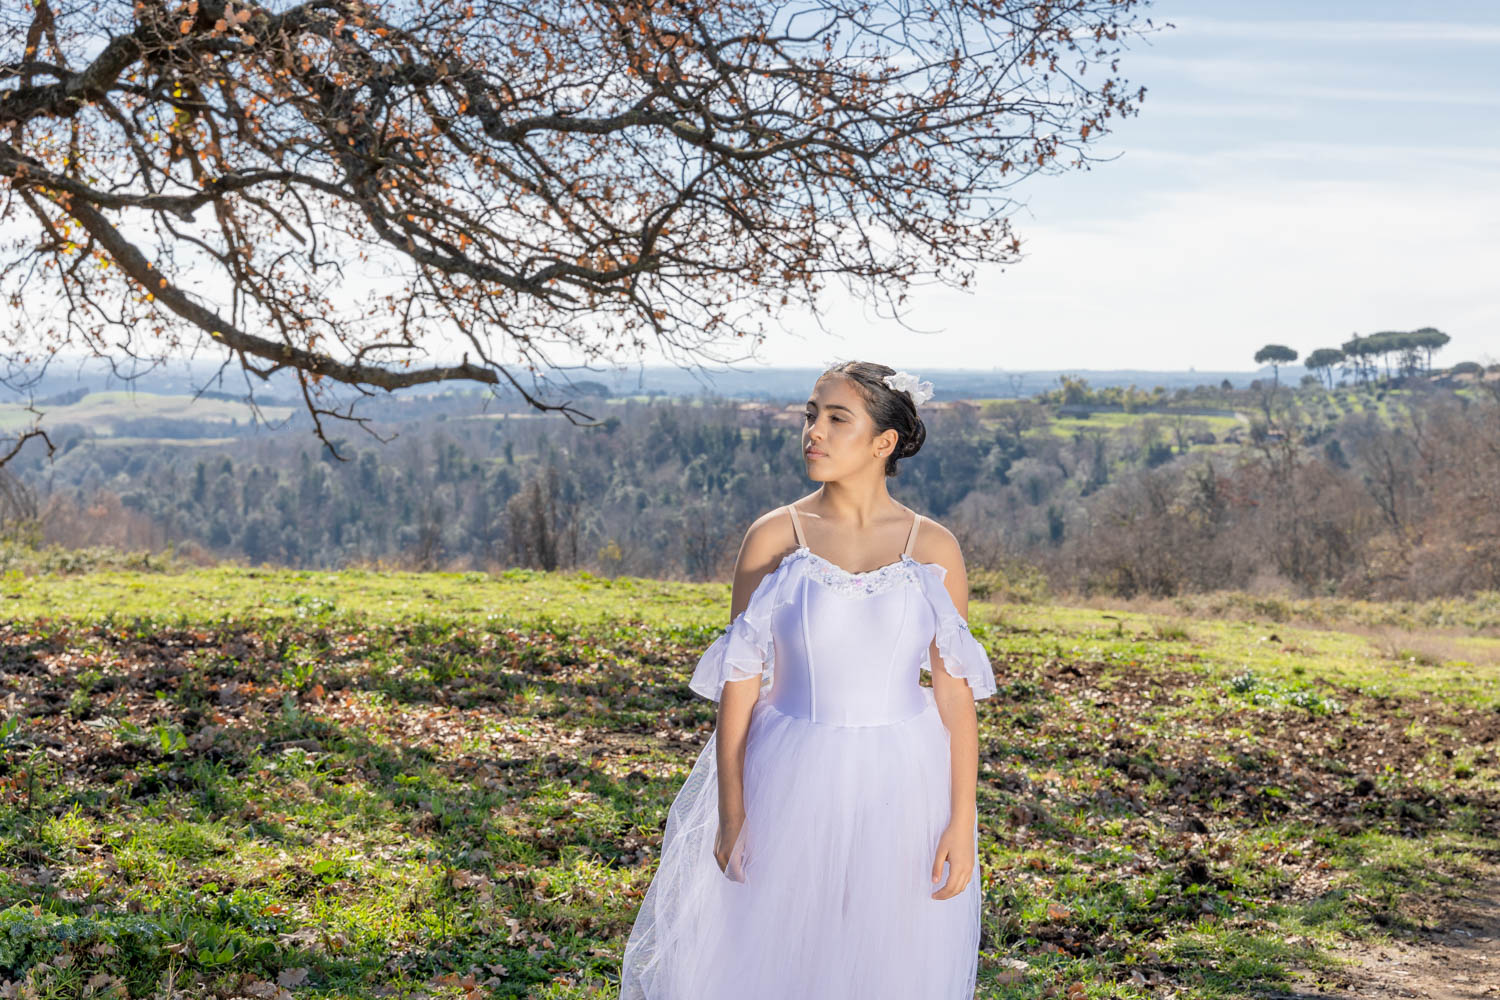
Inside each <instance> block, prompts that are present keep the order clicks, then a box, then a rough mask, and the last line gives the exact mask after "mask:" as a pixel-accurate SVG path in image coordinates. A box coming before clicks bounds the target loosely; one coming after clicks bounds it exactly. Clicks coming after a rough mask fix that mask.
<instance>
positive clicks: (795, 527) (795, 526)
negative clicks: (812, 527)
mask: <svg viewBox="0 0 1500 1000" xmlns="http://www.w3.org/2000/svg"><path fill="white" fill-rule="evenodd" d="M786 509H787V511H788V512H789V513H790V514H791V515H792V531H794V532H795V533H796V535H797V544H798V545H800V546H802V547H803V548H804V549H805V548H807V539H805V538H803V537H802V522H801V521H799V520H798V519H797V508H796V507H793V506H792V505H791V504H787V505H786Z"/></svg>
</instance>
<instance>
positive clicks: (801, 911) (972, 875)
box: [620, 362, 995, 1000]
mask: <svg viewBox="0 0 1500 1000" xmlns="http://www.w3.org/2000/svg"><path fill="white" fill-rule="evenodd" d="M930 390H931V383H928V382H918V380H917V379H916V378H914V377H913V376H911V375H908V374H907V373H905V372H896V371H895V370H894V369H891V368H888V367H886V366H884V365H877V364H870V363H867V362H846V363H843V364H840V365H836V366H834V367H833V368H830V369H828V371H826V372H824V373H823V374H822V375H820V376H819V377H818V379H817V382H816V383H815V385H814V387H813V393H812V397H811V398H810V399H808V401H807V413H806V419H805V421H804V428H803V431H802V452H803V456H804V459H805V461H806V463H807V474H808V476H809V477H810V478H812V479H814V480H817V481H821V482H822V486H821V487H820V488H819V489H818V490H817V491H816V492H814V493H813V494H811V495H810V496H807V497H804V498H802V499H801V500H798V501H796V502H795V503H792V504H790V505H788V506H786V507H781V508H778V509H776V510H774V511H771V512H770V513H768V514H766V515H764V516H762V517H761V518H760V519H759V520H757V521H756V522H755V523H754V524H752V525H751V526H750V529H749V531H748V532H746V534H745V539H744V542H743V544H742V545H741V546H740V553H739V560H738V564H737V566H736V568H735V575H734V591H733V598H732V615H731V621H730V624H729V627H728V628H727V629H726V630H725V632H724V634H723V635H722V636H720V637H719V638H718V640H716V641H715V642H714V644H713V645H712V646H710V647H709V649H708V651H707V652H706V653H704V654H703V657H702V659H701V660H700V661H699V662H698V665H697V668H696V670H695V671H694V673H693V677H692V680H691V682H690V687H691V688H692V690H693V691H695V692H697V693H698V694H701V695H703V696H704V697H706V698H710V699H713V700H715V701H718V703H719V711H718V725H717V726H716V728H715V731H714V733H713V735H712V736H710V737H709V740H708V742H707V744H706V745H705V746H704V748H703V750H702V752H701V753H700V755H699V757H698V760H697V763H696V764H695V765H694V766H693V769H692V772H691V773H690V774H689V775H688V777H687V780H686V781H685V782H684V783H683V786H682V788H681V790H680V791H679V792H678V794H677V797H676V798H675V799H674V801H673V803H672V806H671V809H670V810H669V811H668V815H667V824H666V831H665V834H664V838H663V841H662V851H661V861H660V864H659V866H658V868H657V872H656V875H655V877H654V878H653V880H652V882H651V885H650V887H649V888H648V889H647V891H646V895H645V898H644V900H643V901H642V904H641V909H640V913H639V914H638V915H637V917H636V921H635V926H634V927H633V929H632V930H631V933H630V938H629V940H628V942H627V943H626V946H625V955H624V962H623V965H622V968H621V975H620V997H621V1000H846V998H847V1000H970V998H971V997H972V996H973V994H974V985H975V974H976V971H977V964H978V955H979V919H980V910H979V901H980V880H979V867H978V860H977V852H978V834H979V825H978V816H977V813H976V809H975V784H976V780H977V768H978V733H977V727H976V721H975V713H974V705H973V702H974V699H976V698H983V697H986V696H988V695H990V694H993V693H994V691H995V678H994V672H993V670H992V669H991V666H990V662H989V659H988V657H987V656H986V655H985V653H984V650H983V649H982V648H981V647H980V645H979V643H978V642H976V641H975V639H974V638H973V636H971V635H970V634H969V632H968V623H967V621H966V616H967V611H968V584H967V582H966V578H965V571H964V562H963V555H962V554H961V553H960V551H959V546H958V543H957V541H956V540H955V539H954V537H953V535H952V534H951V533H950V532H949V531H948V530H947V529H946V528H944V527H942V526H941V525H939V524H938V523H937V522H935V521H932V520H930V519H928V518H924V517H922V516H921V515H919V514H916V513H914V512H913V511H911V510H910V509H908V508H906V507H904V506H902V505H901V504H899V503H897V502H896V501H895V500H894V499H892V497H891V495H890V494H889V493H888V492H887V491H886V479H887V477H889V476H893V475H895V474H896V463H897V462H898V461H899V460H900V459H904V458H909V457H910V456H912V455H914V454H916V452H917V449H918V448H920V447H921V446H922V441H923V438H924V437H925V435H926V430H925V429H924V427H923V425H922V421H921V418H920V417H919V416H918V415H917V407H918V406H919V405H920V404H921V403H923V402H925V401H926V400H927V399H928V398H929V397H930V396H931V391H930ZM897 553H899V555H897ZM928 666H930V668H931V671H932V686H931V687H930V688H928V687H925V686H923V685H922V684H921V683H920V676H921V673H920V672H921V670H922V668H923V667H928Z"/></svg>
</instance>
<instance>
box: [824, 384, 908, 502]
mask: <svg viewBox="0 0 1500 1000" xmlns="http://www.w3.org/2000/svg"><path fill="white" fill-rule="evenodd" d="M894 374H896V369H894V368H891V367H888V366H886V365H877V364H875V363H874V362H873V361H843V362H840V363H839V364H836V365H834V366H833V367H832V368H829V369H828V370H827V371H825V372H824V373H823V374H822V375H819V376H818V381H820V382H821V381H822V380H823V379H825V378H827V377H828V376H830V375H842V376H843V377H844V378H846V379H848V380H849V381H850V382H851V383H853V385H854V388H855V389H856V390H858V392H859V394H860V396H861V397H863V398H864V401H865V409H866V410H867V411H868V412H869V414H870V419H872V420H874V421H875V433H876V434H879V433H881V432H882V431H888V430H894V431H895V432H896V447H895V448H894V449H892V450H891V453H890V454H889V455H887V456H886V457H885V474H886V475H887V476H894V475H895V474H896V462H897V461H898V460H900V459H903V458H910V457H911V456H913V455H915V454H916V453H917V452H918V451H920V450H921V449H922V442H923V441H925V440H927V428H926V427H925V426H923V424H922V418H921V417H919V416H917V404H915V403H913V402H912V399H911V393H909V392H906V391H904V390H903V391H900V392H898V391H896V390H895V389H892V388H891V387H890V386H888V385H886V384H885V377H886V376H887V375H894Z"/></svg>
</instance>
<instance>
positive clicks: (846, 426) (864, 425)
mask: <svg viewBox="0 0 1500 1000" xmlns="http://www.w3.org/2000/svg"><path fill="white" fill-rule="evenodd" d="M896 437H897V435H896V432H895V431H894V430H885V431H881V432H880V433H879V434H876V433H875V421H874V420H872V419H871V417H870V413H869V411H868V410H866V409H865V401H864V397H862V396H861V395H860V394H859V392H858V391H857V390H856V389H855V388H854V386H853V384H852V383H851V382H850V381H849V380H848V379H846V378H844V377H843V376H840V375H830V376H828V377H826V378H823V379H819V380H818V383H817V384H816V385H814V386H813V391H812V395H811V396H810V397H809V398H808V400H807V409H806V411H805V413H804V415H803V420H802V459H803V461H804V462H805V463H806V464H807V477H808V478H809V479H812V480H814V481H818V482H831V481H833V480H837V479H843V478H844V477H846V476H850V475H856V474H868V472H869V470H870V469H871V468H872V467H873V468H875V469H876V470H878V471H880V472H881V473H882V474H883V473H884V468H885V456H887V455H889V454H890V453H891V449H892V448H894V447H895V446H896Z"/></svg>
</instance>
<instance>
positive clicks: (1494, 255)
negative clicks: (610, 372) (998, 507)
mask: <svg viewBox="0 0 1500 1000" xmlns="http://www.w3.org/2000/svg"><path fill="white" fill-rule="evenodd" d="M1145 16H1148V17H1151V18H1152V20H1153V21H1155V22H1156V23H1157V24H1158V25H1160V24H1162V23H1163V22H1170V23H1171V24H1172V25H1174V27H1172V28H1169V29H1166V30H1163V31H1160V32H1156V33H1153V34H1151V35H1149V37H1148V38H1147V39H1139V38H1132V39H1131V40H1130V41H1129V43H1128V45H1129V49H1128V51H1126V52H1125V53H1123V55H1122V58H1121V63H1120V73H1121V74H1122V75H1123V76H1124V77H1125V78H1126V79H1127V80H1128V81H1129V82H1130V84H1131V87H1130V88H1129V89H1132V90H1133V89H1134V88H1135V87H1136V86H1140V85H1144V86H1145V87H1146V88H1147V92H1146V97H1145V99H1144V101H1142V102H1141V111H1140V114H1139V115H1138V116H1137V115H1133V116H1131V117H1130V118H1128V119H1125V120H1124V121H1119V120H1118V119H1111V120H1110V121H1111V122H1112V123H1113V125H1112V132H1111V134H1109V135H1108V136H1106V137H1105V139H1104V140H1103V141H1102V142H1100V143H1098V144H1097V145H1095V146H1093V147H1092V148H1091V153H1090V155H1091V156H1093V157H1095V158H1104V157H1114V156H1116V155H1117V154H1118V158H1116V159H1113V160H1111V162H1107V163H1097V164H1094V165H1093V166H1092V168H1091V169H1089V170H1087V171H1082V170H1075V171H1070V172H1069V173H1068V174H1066V175H1060V176H1038V177H1033V178H1031V179H1030V180H1029V181H1028V182H1027V184H1025V185H1023V186H1020V187H1018V188H1017V189H1016V196H1017V198H1018V200H1020V201H1023V202H1024V203H1025V204H1024V206H1023V207H1020V208H1018V210H1017V211H1016V212H1015V214H1014V215H1013V216H1012V224H1013V226H1014V228H1015V231H1016V232H1017V233H1018V235H1019V236H1020V237H1021V240H1022V254H1023V259H1022V260H1021V261H1019V262H1018V263H1015V264H1012V265H1009V266H1007V267H1005V268H1003V269H1002V268H999V267H995V268H992V269H989V270H982V271H981V272H980V273H979V275H978V280H977V282H976V286H977V287H976V288H975V290H973V291H972V292H958V291H950V290H946V289H922V290H918V291H917V292H915V293H914V294H913V296H912V302H913V307H912V310H911V312H910V313H909V314H908V315H907V317H906V320H907V325H908V326H914V327H916V328H918V330H919V331H921V332H913V331H912V330H911V329H908V328H907V327H905V326H902V325H901V324H898V323H896V322H893V321H891V320H888V319H883V318H881V317H880V316H878V315H876V314H875V313H874V312H873V311H872V310H871V309H870V308H869V307H868V306H867V305H866V304H865V303H864V302H861V301H858V300H854V299H851V298H848V297H845V296H840V297H837V298H830V299H829V300H828V301H827V303H826V321H825V325H826V326H827V327H828V328H829V329H830V331H831V335H830V334H829V333H824V332H821V331H820V330H819V329H818V326H817V324H816V323H815V322H813V320H812V319H811V317H809V316H806V315H800V314H794V315H787V316H784V317H783V322H784V324H785V325H786V326H787V327H788V330H787V331H786V332H780V331H773V332H772V333H770V334H769V335H768V337H767V340H766V342H765V343H764V344H763V345H762V346H761V348H760V350H759V354H758V359H757V360H758V361H759V362H760V363H763V364H766V365H772V366H796V367H807V366H814V365H821V364H825V363H830V362H833V361H836V360H844V359H848V358H860V359H864V360H875V361H882V362H884V363H886V364H890V365H894V366H896V367H900V368H907V369H909V370H911V371H914V372H917V373H918V374H920V371H921V367H922V366H928V367H931V368H950V367H970V368H998V369H1001V370H1009V371H1016V370H1026V369H1059V368H1077V369H1080V370H1081V369H1119V368H1134V369H1177V370H1180V369H1187V368H1198V369H1203V370H1230V371H1234V370H1245V371H1248V370H1251V369H1254V368H1256V367H1258V366H1256V365H1255V364H1254V363H1253V361H1252V357H1253V355H1254V353H1255V351H1256V350H1257V349H1258V348H1260V347H1261V346H1262V345H1264V344H1266V343H1282V344H1286V345H1288V346H1290V347H1292V348H1293V349H1295V350H1297V351H1299V352H1300V353H1301V354H1302V355H1303V356H1306V354H1307V353H1308V352H1310V351H1312V350H1314V349H1316V348H1319V347H1328V346H1335V347H1336V346H1338V344H1340V343H1342V342H1343V341H1345V340H1347V339H1349V338H1350V337H1351V336H1352V335H1353V334H1355V333H1360V334H1366V333H1372V332H1375V331H1378V330H1409V329H1415V328H1417V327H1423V326H1435V327H1437V328H1439V329H1441V330H1444V331H1446V332H1447V333H1449V334H1450V335H1451V336H1452V338H1453V341H1452V343H1451V345H1450V346H1449V347H1448V348H1447V349H1446V350H1445V352H1444V354H1443V355H1442V356H1440V358H1439V360H1440V361H1443V362H1447V363H1453V362H1457V361H1464V360H1474V361H1480V362H1485V363H1488V362H1493V361H1500V73H1496V72H1495V70H1494V67H1495V66H1496V65H1500V0H1471V2H1441V0H1437V2H1425V3H1420V4H1419V3H1414V2H1404V3H1395V2H1383V0H1361V2H1359V3H1352V2H1348V0H1344V2H1332V0H1299V2H1295V3H1289V2H1277V0H1255V2H1248V0H1198V2H1196V3H1195V2H1189V0H1158V2H1156V3H1154V4H1152V5H1151V6H1150V7H1149V8H1147V9H1146V10H1145ZM650 360H651V359H648V363H649V361H650ZM733 367H735V368H736V369H738V370H753V369H754V368H755V367H756V363H755V362H754V361H746V362H741V363H739V364H736V365H734V366H733Z"/></svg>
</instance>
